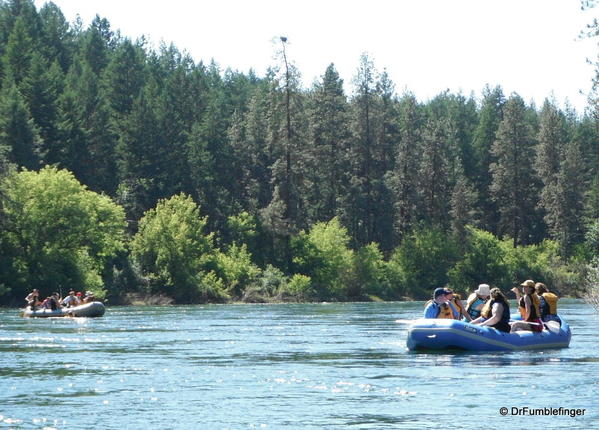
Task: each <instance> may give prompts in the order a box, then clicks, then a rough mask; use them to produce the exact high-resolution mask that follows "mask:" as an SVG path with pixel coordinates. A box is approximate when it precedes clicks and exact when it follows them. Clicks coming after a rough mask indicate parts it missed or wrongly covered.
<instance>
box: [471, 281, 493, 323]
mask: <svg viewBox="0 0 599 430" xmlns="http://www.w3.org/2000/svg"><path fill="white" fill-rule="evenodd" d="M490 295H491V287H489V285H487V284H480V285H479V286H478V288H477V289H476V290H474V292H473V293H472V294H470V295H469V296H468V300H466V312H467V313H468V315H469V316H470V319H471V320H475V319H477V318H478V317H480V311H481V310H482V309H483V306H485V303H487V301H488V300H489V296H490Z"/></svg>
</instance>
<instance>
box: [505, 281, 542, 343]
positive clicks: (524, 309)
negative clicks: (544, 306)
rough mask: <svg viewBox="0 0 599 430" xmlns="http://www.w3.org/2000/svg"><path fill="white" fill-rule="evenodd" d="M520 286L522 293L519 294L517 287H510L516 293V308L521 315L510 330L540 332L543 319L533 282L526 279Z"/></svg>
mask: <svg viewBox="0 0 599 430" xmlns="http://www.w3.org/2000/svg"><path fill="white" fill-rule="evenodd" d="M520 286H521V287H522V292H523V295H521V294H520V290H518V287H514V288H512V291H513V292H514V294H516V300H517V301H518V310H519V311H520V315H521V316H522V321H514V322H513V323H512V329H511V332H512V333H513V332H515V331H517V330H531V331H535V332H540V331H542V330H543V321H541V311H540V309H539V305H540V301H539V297H538V296H537V294H536V293H535V283H534V281H532V280H530V279H528V280H526V281H524V282H523V283H522V284H520Z"/></svg>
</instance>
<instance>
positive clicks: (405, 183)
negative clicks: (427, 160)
mask: <svg viewBox="0 0 599 430" xmlns="http://www.w3.org/2000/svg"><path fill="white" fill-rule="evenodd" d="M398 115H399V127H400V139H399V141H398V143H397V146H396V149H395V161H394V163H393V170H391V171H390V172H388V173H387V175H386V178H385V180H386V184H387V188H388V189H389V190H390V192H391V195H392V201H393V206H394V227H395V236H396V238H397V241H398V242H399V241H400V240H401V239H403V237H404V236H405V235H406V234H408V233H409V231H410V230H411V229H412V227H413V225H414V224H415V223H416V222H417V218H418V214H417V208H418V192H417V188H416V183H417V178H418V165H419V164H420V156H421V146H422V136H421V123H422V118H421V116H422V114H421V112H420V107H419V106H418V102H417V101H416V97H415V96H414V95H413V94H405V95H404V96H403V97H402V99H401V101H400V104H399V114H398Z"/></svg>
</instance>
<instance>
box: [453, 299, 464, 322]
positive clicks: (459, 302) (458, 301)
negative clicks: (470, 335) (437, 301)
mask: <svg viewBox="0 0 599 430" xmlns="http://www.w3.org/2000/svg"><path fill="white" fill-rule="evenodd" d="M451 302H452V303H453V305H454V306H455V308H456V310H457V311H458V314H459V315H458V318H459V319H461V318H462V317H463V316H464V312H465V309H464V305H463V304H462V297H461V296H460V295H459V294H456V293H453V299H452V300H451Z"/></svg>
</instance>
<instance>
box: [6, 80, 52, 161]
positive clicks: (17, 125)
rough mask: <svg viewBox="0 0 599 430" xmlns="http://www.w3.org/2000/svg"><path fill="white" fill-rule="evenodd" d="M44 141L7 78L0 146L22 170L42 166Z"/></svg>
mask: <svg viewBox="0 0 599 430" xmlns="http://www.w3.org/2000/svg"><path fill="white" fill-rule="evenodd" d="M41 145H42V142H41V139H40V137H39V131H38V130H37V128H36V127H35V124H34V122H33V119H32V118H31V114H30V113H29V110H28V109H27V105H26V103H25V101H24V100H23V97H22V96H21V93H20V92H19V90H18V89H17V87H16V85H15V84H14V81H13V80H12V79H11V78H10V77H7V78H6V79H5V80H4V83H3V85H2V90H1V91H0V146H5V147H8V148H10V156H9V159H10V161H11V162H13V163H15V164H16V165H17V166H19V167H25V168H27V169H30V170H32V169H36V168H38V167H39V165H40V159H41V158H42V157H43V154H42V153H41Z"/></svg>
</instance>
